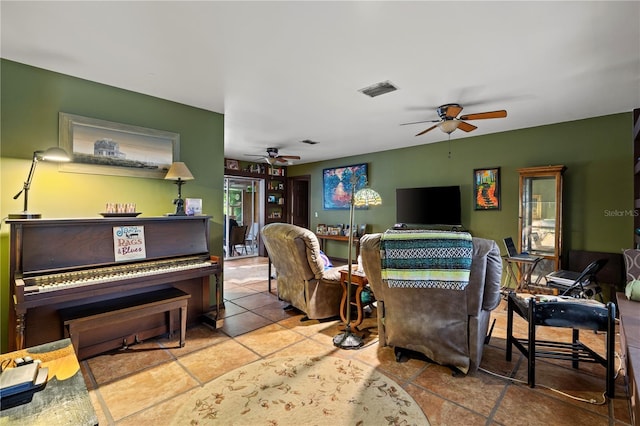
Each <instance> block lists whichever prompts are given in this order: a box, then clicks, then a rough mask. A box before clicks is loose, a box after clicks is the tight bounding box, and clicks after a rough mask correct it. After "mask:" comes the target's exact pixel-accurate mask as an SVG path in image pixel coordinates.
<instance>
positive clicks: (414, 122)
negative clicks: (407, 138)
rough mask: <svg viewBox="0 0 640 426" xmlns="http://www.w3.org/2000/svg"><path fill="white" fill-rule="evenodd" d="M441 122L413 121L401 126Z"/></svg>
mask: <svg viewBox="0 0 640 426" xmlns="http://www.w3.org/2000/svg"><path fill="white" fill-rule="evenodd" d="M439 121H440V120H423V121H412V122H411V123H402V124H400V125H401V126H406V125H407V124H420V123H437V122H439Z"/></svg>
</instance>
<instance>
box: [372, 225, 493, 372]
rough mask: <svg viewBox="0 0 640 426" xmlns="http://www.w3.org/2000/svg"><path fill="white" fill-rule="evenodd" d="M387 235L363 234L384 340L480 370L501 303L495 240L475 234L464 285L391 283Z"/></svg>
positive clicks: (460, 367)
mask: <svg viewBox="0 0 640 426" xmlns="http://www.w3.org/2000/svg"><path fill="white" fill-rule="evenodd" d="M381 236H382V234H379V233H378V234H367V235H364V236H363V237H362V238H361V239H360V254H361V255H362V264H363V267H364V272H365V275H366V276H367V278H368V280H369V284H370V286H371V288H372V290H373V293H374V295H375V297H376V299H377V301H378V302H377V303H378V306H377V308H378V309H377V311H378V312H377V314H378V335H379V338H380V344H381V345H383V346H394V347H395V348H402V349H409V350H412V351H417V352H420V353H423V354H424V355H426V356H427V357H428V358H429V359H431V360H433V361H435V362H437V363H439V364H442V365H447V366H450V367H455V368H457V369H458V370H460V371H462V372H463V373H468V372H474V371H476V370H477V368H478V366H479V365H480V361H481V360H482V351H483V345H484V342H485V337H486V335H487V331H488V328H489V320H490V317H491V311H492V310H493V309H495V308H496V307H497V306H498V304H499V303H500V279H501V276H502V259H501V257H500V250H499V249H498V246H497V244H496V243H495V241H491V240H485V239H482V238H473V254H472V260H471V272H470V276H469V284H468V285H467V287H466V288H465V289H464V290H449V289H442V288H389V287H388V285H387V284H386V283H384V282H383V281H382V276H381V256H380V238H381Z"/></svg>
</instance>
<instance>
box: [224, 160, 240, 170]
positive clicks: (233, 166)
mask: <svg viewBox="0 0 640 426" xmlns="http://www.w3.org/2000/svg"><path fill="white" fill-rule="evenodd" d="M224 167H225V168H226V169H229V170H240V164H238V160H225V163H224Z"/></svg>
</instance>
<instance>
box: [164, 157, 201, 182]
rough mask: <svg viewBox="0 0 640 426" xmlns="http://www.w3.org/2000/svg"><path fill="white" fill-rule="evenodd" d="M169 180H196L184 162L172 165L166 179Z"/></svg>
mask: <svg viewBox="0 0 640 426" xmlns="http://www.w3.org/2000/svg"><path fill="white" fill-rule="evenodd" d="M164 178H165V179H167V180H193V179H195V178H194V177H193V175H192V174H191V172H190V171H189V168H188V167H187V165H186V164H184V163H183V162H182V161H177V162H175V163H173V164H171V167H170V168H169V171H168V172H167V175H166V176H165V177H164Z"/></svg>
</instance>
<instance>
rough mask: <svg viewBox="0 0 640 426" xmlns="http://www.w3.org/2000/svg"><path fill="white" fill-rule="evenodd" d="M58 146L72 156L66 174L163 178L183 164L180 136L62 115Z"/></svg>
mask: <svg viewBox="0 0 640 426" xmlns="http://www.w3.org/2000/svg"><path fill="white" fill-rule="evenodd" d="M59 126H60V127H59V132H60V133H59V142H58V144H59V146H60V147H61V148H63V149H64V150H65V151H67V152H68V153H70V154H72V155H73V161H72V162H70V163H61V165H60V170H61V171H65V172H75V173H89V174H99V175H115V176H132V177H146V178H156V179H164V177H165V175H166V174H167V171H169V167H171V163H173V162H174V161H180V158H179V157H180V135H179V134H178V133H172V132H166V131H164V130H155V129H148V128H145V127H139V126H132V125H129V124H121V123H114V122H111V121H105V120H99V119H96V118H89V117H82V116H79V115H73V114H66V113H63V112H61V113H60V117H59Z"/></svg>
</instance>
